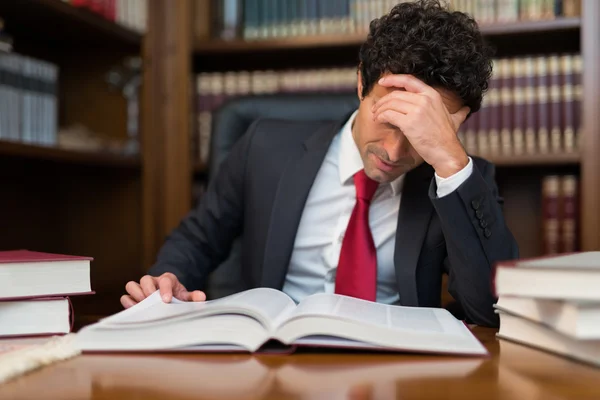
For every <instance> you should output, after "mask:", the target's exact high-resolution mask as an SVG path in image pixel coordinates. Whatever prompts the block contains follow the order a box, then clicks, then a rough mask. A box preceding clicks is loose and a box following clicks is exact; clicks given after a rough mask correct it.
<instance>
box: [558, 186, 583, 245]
mask: <svg viewBox="0 0 600 400" xmlns="http://www.w3.org/2000/svg"><path fill="white" fill-rule="evenodd" d="M577 187H578V185H577V177H576V176H574V175H566V176H563V177H562V178H561V198H562V201H561V203H562V204H561V208H562V209H561V212H560V215H561V224H560V225H561V232H560V238H561V251H562V252H563V253H572V252H575V251H577V250H578V247H577V242H578V240H577V228H578V224H577V220H578V218H579V216H578V215H577V214H578V213H577V210H578V207H577V200H578V197H579V196H578V194H577Z"/></svg>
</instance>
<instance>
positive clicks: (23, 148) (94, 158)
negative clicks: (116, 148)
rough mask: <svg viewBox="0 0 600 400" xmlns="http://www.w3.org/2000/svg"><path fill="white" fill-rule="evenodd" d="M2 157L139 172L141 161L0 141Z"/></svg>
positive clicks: (117, 156) (136, 157)
mask: <svg viewBox="0 0 600 400" xmlns="http://www.w3.org/2000/svg"><path fill="white" fill-rule="evenodd" d="M0 155H2V156H3V157H12V158H24V159H33V160H47V161H53V162H58V163H65V164H71V165H75V166H77V165H93V166H99V167H100V166H104V167H107V168H124V169H133V170H139V169H140V167H141V161H140V158H139V156H137V155H127V154H118V153H110V152H106V151H104V152H102V151H89V150H71V149H64V148H59V147H55V146H39V145H31V144H23V143H17V142H9V141H0Z"/></svg>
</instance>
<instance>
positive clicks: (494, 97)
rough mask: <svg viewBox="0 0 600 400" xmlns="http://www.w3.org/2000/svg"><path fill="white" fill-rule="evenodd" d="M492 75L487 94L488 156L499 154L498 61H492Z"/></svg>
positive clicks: (499, 100)
mask: <svg viewBox="0 0 600 400" xmlns="http://www.w3.org/2000/svg"><path fill="white" fill-rule="evenodd" d="M493 70H494V74H493V76H492V79H491V82H490V91H489V92H488V95H487V96H488V104H489V119H490V124H489V142H490V143H489V144H490V154H499V153H500V111H501V109H500V104H501V99H500V96H501V87H500V82H501V80H502V75H501V74H500V73H499V71H500V68H499V66H498V60H494V69H493Z"/></svg>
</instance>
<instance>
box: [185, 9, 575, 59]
mask: <svg viewBox="0 0 600 400" xmlns="http://www.w3.org/2000/svg"><path fill="white" fill-rule="evenodd" d="M580 26H581V18H577V17H571V18H557V19H553V20H542V21H519V22H511V23H506V24H490V25H483V26H482V27H481V31H482V32H483V33H484V34H485V35H486V36H487V37H488V38H495V37H502V36H514V35H516V36H518V35H523V34H555V33H558V32H575V33H577V32H578V31H579V28H580ZM365 38H366V35H365V34H355V33H353V34H346V35H341V34H338V35H317V36H300V37H293V38H280V39H261V40H243V39H232V40H219V39H212V40H205V39H204V40H203V39H200V40H197V41H195V43H194V53H195V54H196V55H216V54H243V53H253V52H257V51H260V52H267V51H270V52H272V51H279V50H293V49H308V50H314V49H315V48H337V47H350V48H358V47H359V46H360V45H361V43H362V42H363V41H364V39H365Z"/></svg>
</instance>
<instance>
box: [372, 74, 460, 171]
mask: <svg viewBox="0 0 600 400" xmlns="http://www.w3.org/2000/svg"><path fill="white" fill-rule="evenodd" d="M379 84H380V85H381V86H385V87H390V88H391V87H395V88H399V89H405V90H406V91H401V90H394V91H392V92H390V93H388V94H386V95H385V96H383V97H382V98H381V99H379V100H378V101H377V103H375V104H374V105H373V110H372V111H373V119H374V120H377V121H379V122H381V123H388V124H391V125H394V126H396V127H398V128H399V129H400V130H401V131H402V133H403V134H404V136H406V138H407V139H408V140H409V141H410V143H411V145H412V146H413V148H414V149H415V151H416V152H417V153H419V154H420V155H421V157H423V160H425V162H427V163H428V164H430V165H431V166H432V167H433V168H434V169H435V171H436V173H437V174H438V175H439V176H440V177H442V178H447V177H449V176H451V175H453V174H455V173H457V172H459V171H460V170H461V169H463V168H464V167H465V166H466V165H467V164H468V162H469V159H468V156H467V153H466V152H465V150H464V148H463V147H462V145H461V143H460V141H459V140H458V137H457V134H456V132H457V131H458V128H459V127H460V125H461V124H462V123H463V121H464V120H465V119H466V117H467V115H468V114H469V107H467V106H464V107H462V108H461V109H460V110H458V111H457V112H455V113H454V114H450V113H449V112H448V109H447V108H446V106H445V104H444V102H443V101H442V96H441V95H440V93H439V92H438V91H436V90H435V89H434V88H432V87H431V86H429V85H427V84H425V83H424V82H422V81H421V80H419V79H417V78H416V77H414V76H412V75H388V76H385V77H383V78H382V79H381V80H380V81H379Z"/></svg>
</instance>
